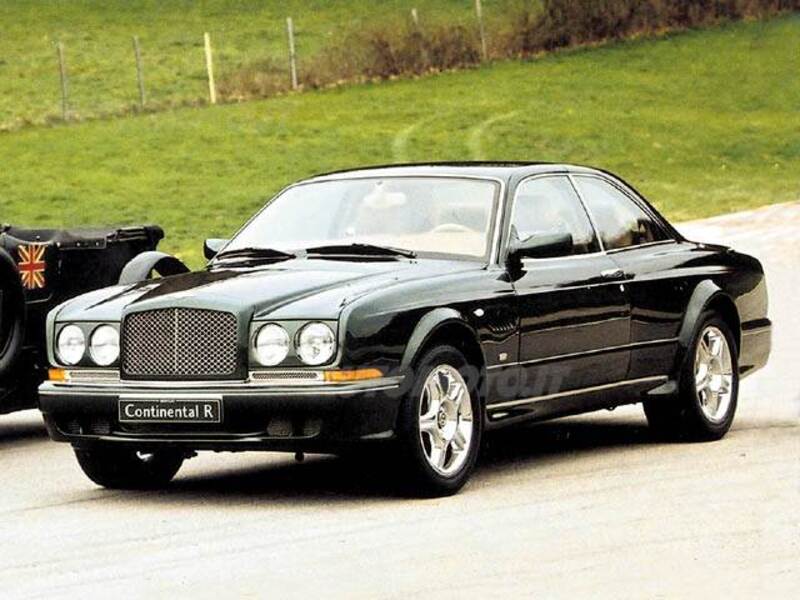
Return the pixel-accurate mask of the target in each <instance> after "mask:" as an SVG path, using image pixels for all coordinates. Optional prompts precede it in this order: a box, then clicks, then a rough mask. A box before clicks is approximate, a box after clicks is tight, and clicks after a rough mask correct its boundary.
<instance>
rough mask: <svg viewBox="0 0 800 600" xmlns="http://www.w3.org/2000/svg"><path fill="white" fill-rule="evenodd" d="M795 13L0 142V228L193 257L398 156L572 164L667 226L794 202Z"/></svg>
mask: <svg viewBox="0 0 800 600" xmlns="http://www.w3.org/2000/svg"><path fill="white" fill-rule="evenodd" d="M798 39H800V17H797V16H794V17H787V18H782V19H776V20H772V21H768V22H754V23H740V24H736V25H731V26H727V27H724V28H720V29H715V30H711V31H695V32H690V33H685V34H680V35H673V36H669V37H666V38H663V39H659V40H650V41H639V42H627V43H622V44H616V45H613V46H609V47H604V48H595V49H587V50H582V51H573V52H565V53H561V54H557V55H551V56H549V57H546V58H543V59H540V60H535V61H530V62H504V63H497V64H494V65H492V66H487V67H485V68H482V69H477V70H471V71H462V72H454V73H448V74H443V75H439V76H432V77H427V78H422V79H417V80H412V81H395V82H390V83H382V84H374V85H364V86H353V87H344V88H338V89H332V90H326V91H319V92H310V93H305V94H298V95H290V96H284V97H280V98H275V99H271V100H266V101H259V102H251V103H247V104H240V105H226V106H217V107H208V108H184V109H178V110H174V111H171V112H164V113H158V114H152V115H144V116H138V117H130V118H122V119H115V120H107V121H93V122H87V123H83V124H75V125H66V126H61V125H59V126H55V127H38V128H27V129H23V130H20V131H16V132H11V133H6V134H2V135H0V165H2V168H0V190H2V192H0V220H2V221H5V222H15V223H19V224H23V223H24V224H29V225H56V226H61V227H64V226H68V225H77V224H101V223H136V222H157V223H159V224H161V225H162V226H164V228H165V229H166V231H167V232H168V238H167V240H166V241H165V243H164V246H163V247H164V248H166V249H167V250H170V251H175V252H177V253H178V254H179V255H181V256H182V257H184V258H186V259H188V260H190V261H191V262H192V263H193V264H194V265H198V264H200V262H201V261H200V248H201V243H202V239H203V238H204V237H212V236H220V237H222V236H226V235H229V234H230V233H231V232H232V231H233V230H234V229H235V228H236V227H237V226H238V225H239V224H241V222H242V221H243V220H244V219H245V218H247V216H248V215H250V214H251V213H252V212H253V211H254V210H256V208H258V207H259V206H260V205H261V204H262V203H263V202H264V200H265V199H266V198H268V197H269V196H270V195H271V194H272V193H273V192H275V191H276V190H278V189H279V188H280V187H282V186H283V185H285V184H287V183H289V182H291V181H293V180H295V179H297V178H299V177H303V176H306V175H309V174H312V173H314V172H319V171H324V170H328V169H334V168H338V167H348V166H354V165H361V164H369V163H382V162H392V161H400V160H418V161H428V160H449V159H469V158H485V159H521V160H551V161H561V160H564V161H574V162H579V163H589V164H593V165H599V166H602V167H605V168H608V169H611V170H613V171H616V172H618V173H620V174H621V175H622V176H623V177H625V178H627V179H628V180H630V181H631V182H632V183H634V184H635V185H636V186H637V187H639V188H640V189H641V190H642V191H643V192H644V193H645V194H646V195H647V196H649V197H650V198H651V199H652V200H653V201H654V202H655V204H656V205H658V206H659V207H660V208H661V209H662V210H664V211H665V212H666V214H667V215H668V216H669V217H671V218H673V219H687V218H692V217H702V216H707V215H713V214H717V213H722V212H726V211H731V210H738V209H744V208H749V207H754V206H757V205H761V204H767V203H772V202H782V201H788V200H798V198H800V176H799V175H800V52H798Z"/></svg>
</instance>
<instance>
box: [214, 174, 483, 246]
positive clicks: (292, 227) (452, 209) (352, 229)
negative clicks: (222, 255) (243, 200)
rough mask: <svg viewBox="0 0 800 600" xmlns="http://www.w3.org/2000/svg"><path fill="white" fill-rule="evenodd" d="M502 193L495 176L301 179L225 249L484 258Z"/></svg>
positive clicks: (256, 217)
mask: <svg viewBox="0 0 800 600" xmlns="http://www.w3.org/2000/svg"><path fill="white" fill-rule="evenodd" d="M497 191H498V185H497V184H496V183H494V182H492V181H488V180H478V179H458V178H445V177H385V178H367V179H343V180H337V181H323V182H317V183H308V184H301V185H298V186H295V187H292V188H289V189H288V190H286V191H285V192H283V193H282V194H280V195H279V196H278V197H276V198H275V199H274V200H273V201H272V202H270V203H269V204H268V205H267V206H266V207H265V208H264V210H262V211H261V212H260V213H258V214H257V215H256V216H255V217H254V218H253V219H252V220H251V221H250V222H249V223H247V225H245V226H244V228H242V230H241V231H240V232H239V233H238V234H237V235H236V237H235V238H234V239H233V240H231V242H230V244H228V245H227V246H226V248H225V251H226V252H229V251H232V250H237V249H243V248H272V249H275V250H281V251H284V252H291V251H297V250H304V249H308V248H315V247H322V246H331V245H337V246H338V245H341V246H351V245H354V244H355V245H357V244H370V245H374V246H383V247H391V248H396V249H401V250H410V251H412V252H414V253H416V254H420V253H430V254H451V255H457V256H465V257H476V258H481V257H484V256H486V254H487V252H488V246H489V238H490V235H489V231H490V223H491V220H492V212H493V208H494V204H495V198H496V196H497Z"/></svg>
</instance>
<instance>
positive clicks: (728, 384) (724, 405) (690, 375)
mask: <svg viewBox="0 0 800 600" xmlns="http://www.w3.org/2000/svg"><path fill="white" fill-rule="evenodd" d="M736 350H737V349H736V342H735V338H734V337H733V333H732V331H731V329H730V327H728V324H727V323H725V321H723V320H722V319H721V318H720V317H719V316H718V315H716V314H715V313H713V312H707V313H705V314H704V315H702V316H701V318H700V322H699V326H698V328H697V331H696V334H695V337H694V339H693V341H692V344H691V346H690V348H689V356H688V357H687V360H686V361H685V364H684V366H683V368H682V370H681V373H680V381H679V394H678V397H677V398H674V399H671V400H670V399H661V400H648V401H645V403H644V412H645V415H646V416H647V421H648V423H649V425H650V427H651V428H652V429H654V430H655V431H656V432H657V433H659V434H661V435H662V436H666V437H670V438H687V437H688V438H689V439H694V440H718V439H720V438H721V437H722V436H724V435H725V434H726V433H727V432H728V430H729V429H730V427H731V424H732V423H733V417H734V414H735V413H736V404H737V400H738V395H739V367H738V360H737V353H736Z"/></svg>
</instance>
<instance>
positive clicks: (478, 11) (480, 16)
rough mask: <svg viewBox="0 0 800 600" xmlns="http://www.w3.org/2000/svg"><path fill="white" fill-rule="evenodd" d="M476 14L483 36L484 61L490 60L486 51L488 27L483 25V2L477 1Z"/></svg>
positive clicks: (482, 50) (482, 52) (482, 51)
mask: <svg viewBox="0 0 800 600" xmlns="http://www.w3.org/2000/svg"><path fill="white" fill-rule="evenodd" d="M475 14H476V16H477V17H478V31H479V33H480V36H481V54H482V55H483V60H487V59H488V58H489V52H488V51H487V49H486V27H484V24H483V7H482V6H481V0H475Z"/></svg>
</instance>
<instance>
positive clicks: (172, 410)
mask: <svg viewBox="0 0 800 600" xmlns="http://www.w3.org/2000/svg"><path fill="white" fill-rule="evenodd" d="M119 420H120V422H121V423H221V422H222V399H221V398H219V397H208V396H191V397H183V398H158V399H155V400H154V399H151V398H136V397H130V396H123V397H121V398H120V399H119Z"/></svg>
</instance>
